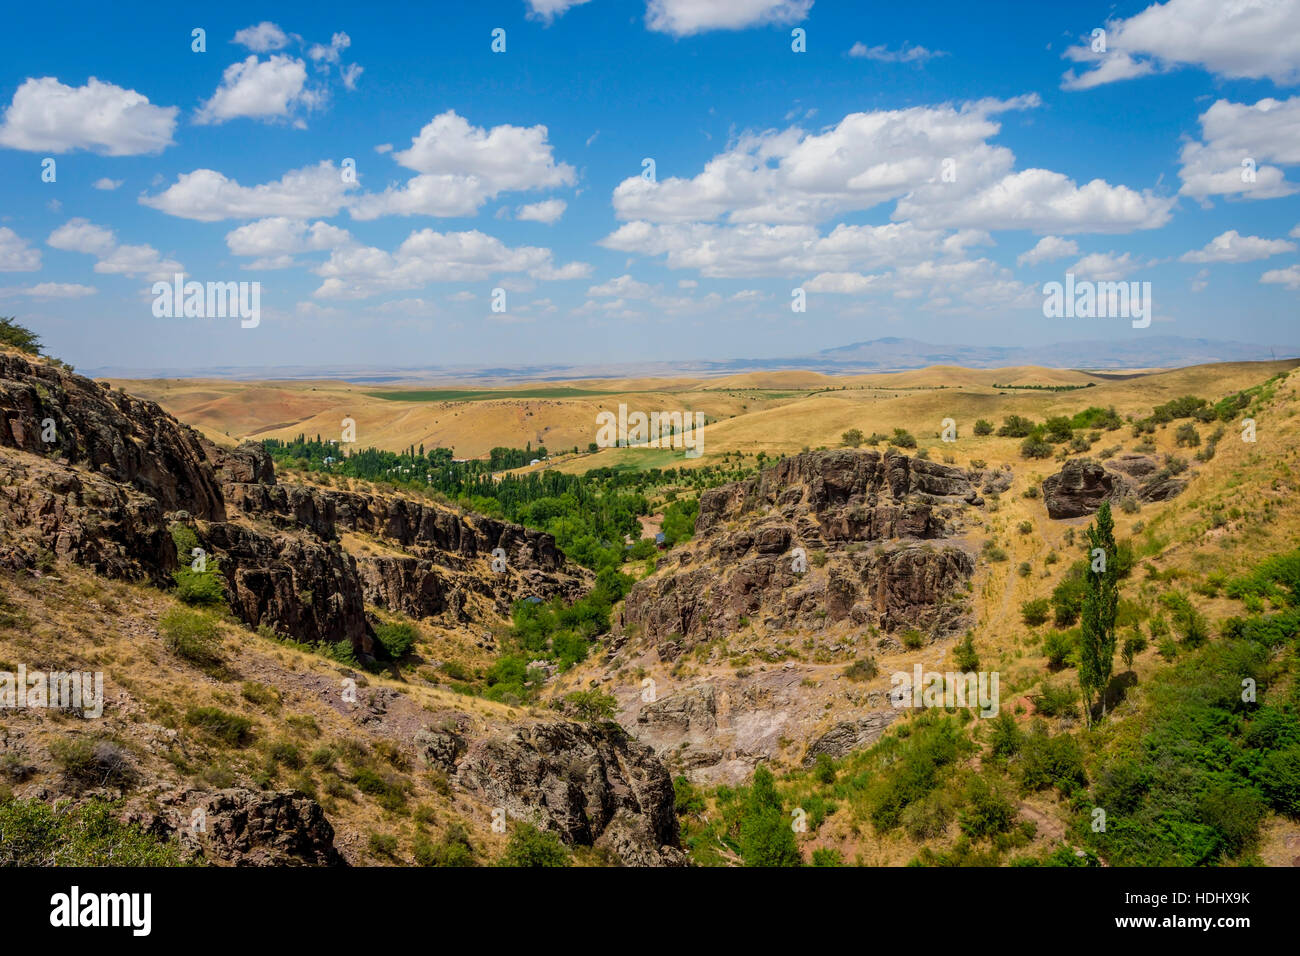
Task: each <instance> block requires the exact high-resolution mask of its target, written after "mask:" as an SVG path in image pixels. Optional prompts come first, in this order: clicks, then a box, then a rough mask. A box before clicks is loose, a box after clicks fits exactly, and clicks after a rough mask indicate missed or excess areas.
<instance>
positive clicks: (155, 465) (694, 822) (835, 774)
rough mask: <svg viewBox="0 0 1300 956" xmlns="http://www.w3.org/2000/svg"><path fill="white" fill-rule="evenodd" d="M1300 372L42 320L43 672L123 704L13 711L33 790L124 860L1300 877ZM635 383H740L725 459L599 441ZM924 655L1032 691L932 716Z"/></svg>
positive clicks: (34, 801)
mask: <svg viewBox="0 0 1300 956" xmlns="http://www.w3.org/2000/svg"><path fill="white" fill-rule="evenodd" d="M1297 365H1300V363H1297V362H1294V361H1288V362H1273V363H1233V364H1220V365H1212V366H1193V367H1189V368H1183V369H1174V370H1133V371H1131V372H1128V373H1124V374H1115V373H1097V372H1084V371H1073V370H1058V369H1044V368H1032V367H1024V368H1009V369H989V370H985V369H978V370H974V369H959V368H951V367H938V368H930V369H922V370H916V371H910V372H897V373H884V374H878V375H861V376H844V377H836V376H828V375H822V374H819V373H797V372H773V373H748V374H745V375H739V376H726V377H721V378H712V379H673V380H647V379H641V380H631V381H621V380H597V381H575V382H569V383H561V384H554V383H539V384H533V385H529V384H524V385H519V386H514V385H503V386H500V387H498V388H491V389H488V388H478V387H474V388H469V389H463V390H457V389H454V388H444V387H442V386H439V387H438V388H436V389H432V390H429V389H426V390H419V389H416V388H414V387H412V388H406V387H403V388H402V389H386V388H375V387H372V386H365V387H362V386H357V385H350V384H348V383H344V382H337V381H325V380H321V381H316V382H260V383H240V382H228V381H185V380H172V379H168V380H139V381H127V382H117V381H114V382H108V381H104V382H93V381H91V380H89V379H85V378H82V377H80V376H77V375H75V374H73V373H70V372H68V371H66V370H64V369H62V368H60V367H59V366H58V364H57V363H52V362H50V361H48V360H46V359H43V358H39V357H36V356H32V355H24V354H22V353H19V352H15V351H6V352H4V353H3V354H0V410H2V411H3V416H4V423H5V427H4V428H3V429H0V568H3V572H0V583H2V585H3V598H2V600H0V671H5V672H7V671H16V669H17V667H18V666H19V664H22V665H23V666H24V667H25V668H26V669H27V670H28V671H34V670H38V669H39V670H44V671H50V672H65V671H74V672H99V673H102V675H103V682H104V688H105V690H104V711H103V713H104V716H103V717H102V719H98V720H94V721H90V720H86V719H84V718H83V717H81V716H80V715H79V714H76V713H74V712H72V711H69V710H67V709H66V708H65V709H58V708H55V709H49V710H39V709H26V710H6V711H5V720H4V722H3V723H4V727H3V731H2V732H0V770H2V771H3V776H2V777H0V786H3V788H4V790H3V801H4V802H0V818H3V819H10V818H8V817H5V814H11V815H12V814H14V813H18V812H19V810H20V809H21V811H22V813H24V814H28V815H29V816H30V815H32V814H35V817H32V818H31V819H32V821H34V820H35V819H36V818H39V817H40V814H41V813H47V812H51V811H50V810H48V809H47V810H41V809H40V808H42V807H44V808H59V809H58V810H56V811H53V812H55V813H58V814H73V815H74V816H69V817H67V820H68V823H67V825H69V826H73V825H76V822H77V818H76V817H75V814H78V813H83V814H84V813H97V812H102V811H103V808H110V810H109V811H108V812H110V816H111V820H112V823H111V826H109V827H108V829H107V830H106V832H107V834H108V836H106V837H104V838H103V839H102V840H101V841H100V842H99V843H94V842H93V841H92V845H90V846H86V847H79V848H77V849H76V850H75V851H72V852H76V853H78V854H81V855H79V856H76V857H75V859H77V860H80V861H82V862H105V861H107V859H109V858H111V857H104V856H102V854H104V853H110V854H111V853H117V854H123V853H138V854H140V856H141V859H161V860H164V861H167V862H180V861H182V860H188V861H192V862H201V863H207V864H214V865H230V864H236V865H250V864H251V865H284V864H308V865H338V864H351V865H411V864H418V865H475V864H479V865H482V864H488V863H501V864H504V865H511V864H512V863H513V864H514V865H572V864H577V865H611V864H612V865H619V864H621V865H637V866H643V865H654V866H658V865H672V866H680V865H706V866H708V865H738V864H747V865H764V864H765V863H778V864H789V863H795V862H802V863H811V864H813V865H850V864H857V865H873V866H874V865H900V864H904V863H909V862H919V863H923V864H932V865H933V864H954V863H956V864H972V863H974V864H978V865H989V864H1008V863H1017V864H1025V863H1031V864H1052V865H1055V864H1060V863H1068V864H1070V865H1078V864H1081V863H1082V864H1085V865H1086V864H1097V863H1101V864H1124V863H1164V864H1175V865H1204V864H1209V863H1241V862H1253V863H1269V864H1289V863H1291V862H1292V860H1293V859H1300V824H1298V823H1297V817H1296V816H1295V808H1296V807H1297V806H1298V804H1297V803H1296V800H1297V790H1296V786H1297V779H1300V778H1297V777H1296V776H1295V768H1296V766H1300V765H1298V764H1296V762H1295V761H1296V759H1297V755H1298V754H1300V732H1297V731H1296V729H1295V726H1296V721H1295V714H1296V700H1297V698H1296V693H1297V685H1296V682H1295V654H1296V643H1295V642H1296V639H1297V628H1296V624H1295V613H1296V612H1295V610H1294V607H1295V603H1294V602H1295V600H1296V594H1297V592H1296V590H1295V588H1296V585H1297V579H1296V578H1295V576H1294V574H1295V563H1296V560H1297V559H1296V557H1295V547H1296V542H1297V540H1300V535H1297V531H1298V530H1300V516H1298V513H1297V506H1296V504H1295V482H1296V472H1295V469H1296V468H1297V461H1296V455H1297V447H1296V443H1295V436H1296V434H1297V421H1296V416H1297V413H1300V394H1297V386H1298V385H1300V378H1297V376H1298V375H1300V373H1297V372H1295V371H1294V369H1295V368H1296V367H1297ZM155 403H156V404H155ZM611 403H612V407H613V408H617V406H618V404H619V403H624V404H626V405H627V406H628V407H630V408H633V409H642V410H645V411H646V412H650V411H657V410H666V409H691V410H699V411H701V412H703V413H704V414H705V416H706V421H707V424H706V425H705V427H704V429H703V430H702V432H701V434H702V435H703V437H704V439H705V445H704V454H703V455H702V456H701V457H699V458H688V457H685V456H684V455H683V454H682V452H681V451H679V450H673V449H653V450H652V449H642V448H634V447H633V448H603V449H600V448H598V449H595V450H592V449H591V447H590V446H591V443H592V442H593V439H594V435H595V432H596V427H597V426H596V423H597V415H598V414H599V413H600V412H601V411H605V410H608V409H609V408H610V407H611ZM345 417H346V418H351V419H353V420H354V422H355V424H356V442H355V446H354V447H342V446H332V445H330V444H329V441H330V440H331V439H333V438H337V436H338V435H339V432H340V423H341V421H342V419H343V418H345ZM944 419H951V420H952V424H953V425H954V426H955V428H950V429H949V430H948V432H947V438H948V439H951V440H945V425H944ZM1247 419H1249V420H1250V421H1251V422H1252V423H1253V424H1252V427H1253V431H1252V432H1251V434H1250V435H1249V436H1247V435H1246V428H1245V426H1244V425H1243V421H1245V420H1247ZM49 421H53V422H54V423H55V427H54V429H53V436H52V437H53V438H54V440H53V441H49V440H46V438H47V437H50V436H49V429H48V428H44V429H43V427H42V425H43V423H47V422H49ZM954 432H955V433H954ZM317 435H320V436H321V441H322V444H320V445H315V444H312V443H313V442H314V440H315V438H316V436H317ZM43 436H44V437H43ZM299 436H303V437H305V438H306V443H305V444H297V443H296V442H297V439H298V438H299ZM1251 437H1253V438H1254V441H1250V440H1249V438H1251ZM270 439H274V440H273V441H270ZM335 448H337V449H338V450H337V454H334V453H333V451H334V449H335ZM417 449H418V450H417ZM493 449H495V450H496V451H493ZM542 449H544V451H543V450H542ZM489 453H491V455H489ZM507 453H508V454H507ZM534 456H536V460H535V461H534ZM492 462H497V463H498V464H497V465H494V464H492ZM516 462H523V464H515V463H516ZM1099 509H1104V511H1105V514H1106V515H1108V516H1111V518H1110V519H1109V520H1113V523H1114V540H1115V542H1117V544H1116V545H1115V550H1114V551H1113V552H1111V553H1110V559H1111V560H1114V561H1115V562H1117V564H1118V565H1120V566H1121V568H1122V569H1121V570H1120V571H1118V572H1117V573H1118V574H1119V577H1118V578H1117V587H1118V594H1119V600H1118V605H1117V612H1118V613H1117V615H1116V618H1115V625H1114V629H1115V630H1114V632H1115V634H1116V636H1117V644H1116V647H1115V648H1114V649H1113V650H1112V652H1111V657H1112V660H1113V666H1114V670H1113V672H1110V671H1108V674H1110V676H1109V677H1108V678H1107V680H1106V683H1105V686H1103V687H1102V689H1101V690H1102V700H1104V702H1105V704H1106V712H1105V713H1104V714H1103V713H1102V712H1101V711H1100V710H1096V709H1095V706H1096V704H1098V703H1100V702H1101V701H1094V702H1093V705H1089V704H1087V703H1086V702H1085V700H1084V699H1083V697H1082V696H1081V693H1080V691H1081V686H1082V687H1083V688H1084V689H1086V687H1087V686H1088V685H1087V684H1086V682H1085V683H1084V684H1082V685H1081V684H1080V675H1081V674H1082V673H1083V672H1082V670H1081V668H1082V667H1083V666H1084V664H1085V661H1084V659H1083V658H1082V657H1081V656H1080V655H1081V653H1082V649H1083V645H1082V644H1081V635H1080V614H1081V608H1082V604H1081V602H1083V601H1084V595H1085V592H1086V590H1087V587H1086V578H1087V574H1088V570H1087V567H1088V561H1089V560H1094V561H1095V555H1094V556H1093V558H1091V559H1090V558H1089V551H1088V545H1087V541H1088V539H1087V532H1088V531H1089V529H1090V528H1092V527H1095V524H1096V522H1097V521H1098V518H1099V516H1098V511H1099ZM659 529H662V533H663V540H658V541H657V540H656V538H655V537H654V535H655V534H656V533H659ZM918 666H919V667H920V668H921V669H922V671H924V672H926V673H929V672H938V673H941V674H942V673H944V672H947V673H968V672H969V673H972V674H973V673H974V672H979V673H980V674H982V675H987V674H989V673H990V672H992V673H994V674H996V676H997V678H998V680H997V684H996V686H997V687H998V688H999V699H998V701H997V702H996V706H995V707H993V708H990V709H986V711H985V712H984V713H982V714H981V713H980V709H979V707H972V706H967V707H960V706H958V707H952V706H949V707H946V708H945V707H923V708H919V709H918V708H915V707H900V706H896V701H895V695H894V687H895V685H896V683H897V681H896V679H895V675H898V674H909V675H910V674H911V673H912V672H913V670H914V668H916V667H918ZM1243 679H1248V680H1250V681H1253V682H1254V684H1253V685H1252V686H1254V687H1255V688H1256V690H1257V694H1256V697H1255V698H1254V700H1252V701H1249V702H1245V704H1244V706H1233V705H1232V704H1230V703H1225V702H1224V699H1223V698H1222V696H1221V695H1222V694H1223V693H1225V691H1224V689H1223V682H1225V681H1226V682H1227V685H1229V687H1231V686H1236V685H1240V684H1241V681H1242V680H1243ZM1216 681H1217V682H1219V683H1218V684H1215V682H1216ZM1206 682H1209V683H1208V684H1206ZM1210 685H1213V686H1214V687H1215V688H1217V689H1213V690H1210V689H1208V688H1209V687H1210ZM1184 689H1186V695H1192V697H1190V698H1189V697H1188V696H1186V695H1185V694H1184ZM1207 694H1208V697H1207ZM1216 695H1219V696H1216ZM918 699H919V698H918ZM1214 707H1219V708H1221V710H1222V715H1229V714H1230V715H1231V716H1230V717H1227V716H1220V717H1214V716H1213V714H1214V713H1219V712H1218V711H1213V710H1212V708H1214ZM1198 708H1199V709H1198ZM1205 708H1211V710H1210V711H1205ZM1203 711H1205V712H1203ZM1206 720H1228V722H1229V726H1230V727H1231V728H1232V729H1231V730H1230V732H1229V733H1228V735H1227V737H1226V738H1224V739H1225V740H1226V743H1224V741H1223V740H1220V742H1219V744H1218V745H1217V746H1220V747H1222V746H1228V747H1230V748H1238V749H1239V750H1240V755H1239V756H1238V757H1237V758H1235V759H1237V760H1238V762H1241V761H1244V762H1245V764H1244V765H1247V766H1249V767H1251V768H1254V769H1251V770H1249V771H1247V772H1246V773H1245V775H1244V776H1242V775H1240V774H1238V775H1236V776H1234V777H1233V778H1231V779H1225V778H1224V777H1223V776H1222V774H1221V773H1220V770H1219V769H1218V768H1216V767H1215V766H1214V764H1215V762H1216V760H1219V759H1226V758H1224V756H1223V754H1220V756H1219V758H1211V757H1210V756H1209V751H1208V750H1207V751H1206V753H1205V755H1204V756H1201V755H1199V754H1198V753H1196V752H1195V750H1194V748H1195V747H1198V746H1202V745H1203V746H1205V747H1207V748H1210V747H1213V746H1216V745H1215V744H1214V743H1213V737H1212V736H1211V737H1206V738H1205V739H1204V743H1203V744H1200V743H1197V741H1199V740H1201V739H1202V738H1200V737H1199V736H1198V734H1199V732H1200V731H1199V730H1197V729H1196V728H1198V727H1201V726H1202V725H1203V724H1204V721H1206ZM1166 734H1173V735H1175V736H1178V735H1181V738H1180V739H1185V741H1186V743H1185V745H1184V749H1186V748H1188V747H1190V748H1193V750H1188V751H1186V754H1185V760H1186V766H1185V768H1184V770H1183V771H1182V777H1181V779H1182V780H1183V784H1182V785H1180V787H1181V789H1177V790H1170V789H1169V782H1168V781H1163V782H1162V781H1161V779H1160V771H1159V767H1160V763H1159V760H1160V759H1161V758H1160V757H1159V755H1149V756H1143V745H1142V741H1143V740H1144V739H1148V738H1150V737H1151V736H1152V735H1154V736H1157V737H1159V736H1160V735H1166ZM1151 761H1155V762H1154V763H1152V762H1151ZM1261 768H1263V769H1261ZM1198 775H1199V776H1198ZM1096 809H1101V810H1103V811H1104V814H1103V815H1104V816H1105V817H1106V819H1108V820H1109V821H1110V825H1109V827H1108V828H1107V829H1104V830H1101V831H1097V830H1096V829H1095V828H1093V827H1092V826H1091V823H1092V821H1094V820H1095V819H1096V816H1095V813H1094V811H1095V810H1096ZM25 819H27V817H13V818H12V819H10V823H8V824H7V825H9V826H11V827H12V826H14V825H19V824H18V823H15V821H20V820H25ZM777 819H779V820H782V821H785V822H783V823H781V825H780V826H776V825H775V824H774V823H773V820H777ZM791 819H793V820H794V821H795V822H794V824H793V825H792V824H790V820H791ZM1156 819H1161V820H1165V821H1166V823H1165V824H1164V825H1162V826H1163V829H1162V830H1161V831H1160V833H1161V835H1159V836H1157V835H1155V830H1153V829H1151V828H1152V827H1154V826H1155V823H1154V821H1155V820H1156ZM194 820H201V821H203V827H202V828H196V827H195V826H194V825H193V821H194ZM1169 821H1173V822H1172V823H1169ZM1234 821H1235V822H1234ZM1240 821H1245V823H1241V822H1240ZM22 825H27V826H35V825H36V824H35V822H30V821H29V822H28V823H26V824H22ZM40 825H41V826H44V827H46V828H47V832H59V830H58V827H59V826H60V825H62V824H60V822H59V820H58V819H51V820H49V821H46V822H43V823H41V824H40ZM787 833H788V834H789V836H784V835H783V834H787ZM7 852H10V853H13V852H27V853H29V854H33V855H32V856H28V857H23V858H24V859H42V857H40V856H39V854H41V853H44V852H50V853H67V852H70V851H69V850H68V849H67V848H64V849H60V850H56V849H54V848H53V847H51V848H49V849H48V850H43V849H41V845H40V841H39V840H34V842H33V843H32V845H31V847H30V848H29V849H28V850H26V851H21V850H9V851H7ZM57 858H61V859H65V860H66V859H67V858H66V857H57Z"/></svg>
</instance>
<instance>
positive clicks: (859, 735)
mask: <svg viewBox="0 0 1300 956" xmlns="http://www.w3.org/2000/svg"><path fill="white" fill-rule="evenodd" d="M898 713H899V712H898V711H897V710H878V711H876V712H875V713H872V714H868V715H867V716H866V717H862V718H859V719H858V720H842V721H840V722H839V723H838V724H836V725H835V726H834V727H832V728H831V729H830V730H828V731H826V733H824V734H822V735H821V736H820V737H818V738H817V739H816V740H814V741H813V742H812V743H810V744H809V745H808V750H807V751H806V752H805V753H804V758H803V764H804V766H805V767H811V766H812V765H813V764H815V763H816V762H817V758H818V757H819V756H821V755H822V754H826V755H827V756H828V757H830V758H831V759H833V760H838V759H839V758H841V757H843V756H845V755H846V754H849V753H852V752H853V751H854V750H861V749H862V748H864V747H870V746H871V745H872V744H873V743H875V742H876V741H877V740H879V739H880V736H881V734H883V733H884V732H885V728H887V727H888V726H889V725H890V724H892V723H893V722H894V719H895V718H897V717H898Z"/></svg>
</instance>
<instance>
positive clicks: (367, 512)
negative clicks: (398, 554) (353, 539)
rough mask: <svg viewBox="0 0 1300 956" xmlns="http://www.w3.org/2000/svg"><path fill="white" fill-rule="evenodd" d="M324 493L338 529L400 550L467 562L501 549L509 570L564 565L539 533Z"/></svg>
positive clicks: (411, 505)
mask: <svg viewBox="0 0 1300 956" xmlns="http://www.w3.org/2000/svg"><path fill="white" fill-rule="evenodd" d="M324 494H325V497H326V498H327V499H328V500H329V501H330V502H331V503H332V504H333V505H334V507H335V511H336V515H337V517H336V519H335V520H336V522H337V524H338V525H339V527H341V528H345V529H346V530H348V531H360V532H364V533H368V534H373V535H378V536H380V537H383V538H386V539H389V540H391V541H393V542H395V543H396V544H398V545H400V546H402V547H404V548H414V549H432V550H433V551H436V552H439V553H441V554H447V555H451V554H454V555H459V556H460V557H464V558H471V559H472V558H480V559H486V558H488V557H490V556H491V554H492V551H493V550H494V549H496V548H501V549H503V550H504V551H505V552H506V560H507V562H508V563H509V565H510V566H515V567H528V568H538V569H541V570H544V571H555V570H559V569H560V568H563V567H564V564H565V561H564V555H563V554H561V553H560V549H559V548H557V547H556V546H555V539H554V538H553V537H551V536H550V535H549V534H546V533H545V532H542V531H534V530H532V529H531V528H525V527H523V526H521V525H517V524H510V523H508V522H505V521H498V520H496V519H495V518H488V517H484V516H482V515H474V516H473V517H466V516H464V515H461V514H458V513H457V512H455V511H452V510H451V509H450V508H444V507H441V506H438V505H433V504H422V503H420V502H417V501H412V500H410V499H408V498H392V497H384V496H380V495H369V494H359V493H357V492H351V491H327V492H325V493H324Z"/></svg>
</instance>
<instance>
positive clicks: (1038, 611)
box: [1020, 598, 1051, 627]
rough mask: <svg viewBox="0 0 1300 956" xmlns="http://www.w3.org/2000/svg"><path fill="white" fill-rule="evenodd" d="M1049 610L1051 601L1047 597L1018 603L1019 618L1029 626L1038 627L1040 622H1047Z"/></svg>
mask: <svg viewBox="0 0 1300 956" xmlns="http://www.w3.org/2000/svg"><path fill="white" fill-rule="evenodd" d="M1050 610H1051V603H1050V602H1049V601H1048V600H1047V598H1034V599H1033V600H1032V601H1026V602H1025V603H1024V604H1022V605H1020V618H1021V620H1023V621H1024V622H1025V624H1026V625H1028V626H1029V627H1038V626H1039V625H1040V624H1045V623H1047V615H1048V613H1049V611H1050Z"/></svg>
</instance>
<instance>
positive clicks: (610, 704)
mask: <svg viewBox="0 0 1300 956" xmlns="http://www.w3.org/2000/svg"><path fill="white" fill-rule="evenodd" d="M564 699H565V700H567V701H568V702H569V703H570V704H571V705H572V706H573V709H574V710H575V711H576V712H577V715H578V719H579V720H585V721H592V722H594V721H602V720H613V719H614V714H615V713H616V712H617V710H618V701H617V700H616V699H615V698H614V695H613V694H606V693H604V692H603V691H600V690H575V691H573V692H572V693H569V694H566V695H565V697H564Z"/></svg>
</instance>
